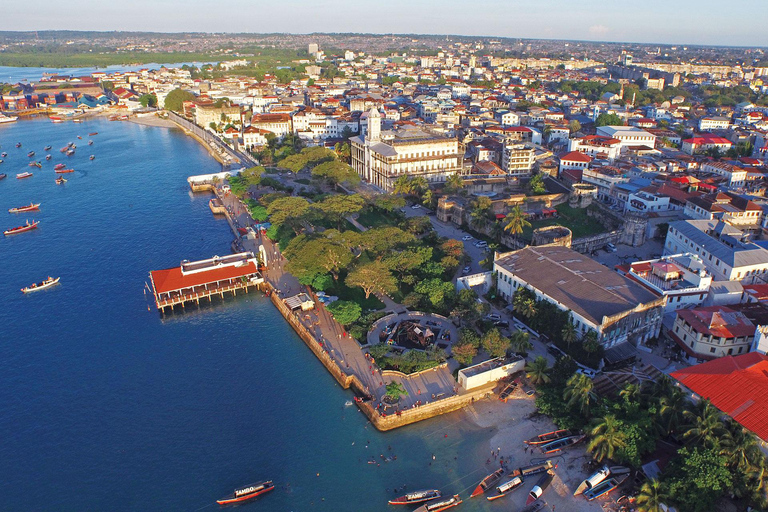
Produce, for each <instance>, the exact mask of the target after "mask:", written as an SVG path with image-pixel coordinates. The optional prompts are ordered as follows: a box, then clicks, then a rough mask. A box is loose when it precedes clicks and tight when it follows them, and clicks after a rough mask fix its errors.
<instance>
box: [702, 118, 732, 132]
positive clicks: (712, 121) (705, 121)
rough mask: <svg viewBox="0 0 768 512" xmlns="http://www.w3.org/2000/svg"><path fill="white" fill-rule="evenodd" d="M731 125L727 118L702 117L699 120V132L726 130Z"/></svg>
mask: <svg viewBox="0 0 768 512" xmlns="http://www.w3.org/2000/svg"><path fill="white" fill-rule="evenodd" d="M730 125H731V121H730V119H728V118H727V117H719V116H714V117H702V118H701V119H699V131H701V132H709V131H712V130H727V129H728V127H729V126H730Z"/></svg>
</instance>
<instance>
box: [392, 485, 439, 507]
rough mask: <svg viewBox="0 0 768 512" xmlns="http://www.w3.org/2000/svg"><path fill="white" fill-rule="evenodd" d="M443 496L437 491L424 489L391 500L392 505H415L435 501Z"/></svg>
mask: <svg viewBox="0 0 768 512" xmlns="http://www.w3.org/2000/svg"><path fill="white" fill-rule="evenodd" d="M440 496H441V494H440V491H438V490H437V489H423V490H421V491H414V492H409V493H408V494H404V495H403V496H400V497H399V498H395V499H393V500H389V504H390V505H413V504H414V503H422V502H424V501H429V500H434V499H437V498H439V497H440Z"/></svg>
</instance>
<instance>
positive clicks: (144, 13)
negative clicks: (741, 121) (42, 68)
mask: <svg viewBox="0 0 768 512" xmlns="http://www.w3.org/2000/svg"><path fill="white" fill-rule="evenodd" d="M7 4H8V5H4V6H3V15H2V16H0V30H132V31H134V30H135V31H157V32H187V31H192V32H253V33H263V32H291V33H310V32H363V33H384V34H386V33H397V34H406V33H413V34H457V35H470V36H473V35H474V36H495V37H521V38H541V39H575V40H591V41H619V42H648V43H671V44H704V45H724V46H765V47H768V30H766V29H765V22H766V20H768V1H767V0H673V1H670V0H634V1H631V0H481V1H479V2H473V1H472V0H469V1H467V0H440V1H433V0H354V1H351V0H226V1H222V0H130V1H123V2H116V1H109V0H98V1H95V0H67V2H66V3H65V4H62V3H61V2H58V1H54V0H36V1H35V8H34V9H30V8H29V5H27V4H26V3H25V2H7ZM43 13H55V14H54V15H45V14H43Z"/></svg>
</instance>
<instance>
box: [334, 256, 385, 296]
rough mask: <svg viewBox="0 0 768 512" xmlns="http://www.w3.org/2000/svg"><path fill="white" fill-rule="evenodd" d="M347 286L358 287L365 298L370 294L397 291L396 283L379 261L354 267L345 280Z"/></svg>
mask: <svg viewBox="0 0 768 512" xmlns="http://www.w3.org/2000/svg"><path fill="white" fill-rule="evenodd" d="M346 284H347V286H359V287H360V288H362V289H363V291H364V292H365V298H366V299H367V298H369V297H370V296H371V294H372V293H393V292H394V291H395V290H397V281H395V278H394V277H393V276H392V274H391V273H390V271H389V269H388V268H387V267H386V265H384V263H382V262H380V261H372V262H371V263H364V264H362V265H359V266H357V267H355V268H354V269H353V270H352V271H351V272H350V273H349V274H348V275H347V279H346Z"/></svg>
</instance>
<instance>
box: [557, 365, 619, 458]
mask: <svg viewBox="0 0 768 512" xmlns="http://www.w3.org/2000/svg"><path fill="white" fill-rule="evenodd" d="M577 375H578V374H577ZM574 377H576V375H574ZM582 377H584V375H582ZM571 380H573V377H571ZM568 382H570V380H569V381H568ZM591 382H592V381H590V383H591ZM620 426H621V422H619V420H617V419H616V416H614V415H613V414H606V415H605V416H604V417H602V418H600V420H599V421H597V422H596V423H595V426H594V427H593V428H592V430H591V431H590V435H591V437H592V439H591V440H590V441H589V444H588V445H587V451H589V452H590V453H592V457H593V458H594V459H595V460H596V461H597V462H602V461H604V460H605V459H612V458H613V456H614V455H615V454H616V450H618V449H621V448H624V446H625V445H626V443H625V442H624V434H623V433H622V432H621V431H620V430H619V427H620Z"/></svg>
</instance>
